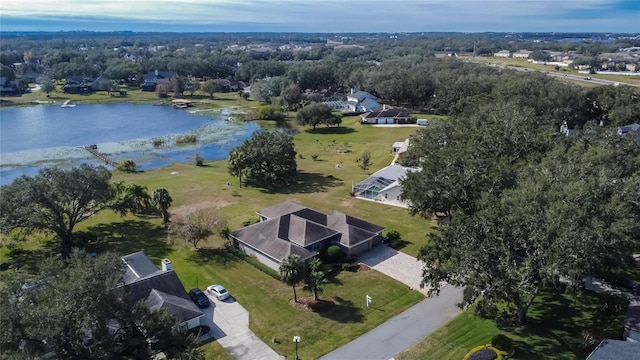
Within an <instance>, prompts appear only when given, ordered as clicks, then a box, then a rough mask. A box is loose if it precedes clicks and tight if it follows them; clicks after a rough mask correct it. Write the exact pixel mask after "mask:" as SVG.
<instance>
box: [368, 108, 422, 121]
mask: <svg viewBox="0 0 640 360" xmlns="http://www.w3.org/2000/svg"><path fill="white" fill-rule="evenodd" d="M360 117H361V118H362V121H361V123H362V124H411V123H415V120H413V119H412V118H411V115H409V113H408V112H406V111H404V110H400V109H387V108H386V107H383V109H382V110H380V111H371V112H368V113H365V114H362V115H360Z"/></svg>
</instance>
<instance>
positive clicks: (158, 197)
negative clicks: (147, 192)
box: [153, 188, 173, 227]
mask: <svg viewBox="0 0 640 360" xmlns="http://www.w3.org/2000/svg"><path fill="white" fill-rule="evenodd" d="M172 201H173V199H172V198H171V196H169V192H168V191H167V189H164V188H160V189H155V190H154V191H153V204H154V205H155V206H157V207H159V208H160V210H162V223H163V224H164V226H165V227H166V226H167V224H168V223H169V211H167V209H169V206H171V202H172Z"/></svg>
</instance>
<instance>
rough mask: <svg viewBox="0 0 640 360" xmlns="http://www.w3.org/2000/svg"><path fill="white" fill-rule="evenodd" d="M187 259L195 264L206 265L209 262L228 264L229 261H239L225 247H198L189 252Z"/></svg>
mask: <svg viewBox="0 0 640 360" xmlns="http://www.w3.org/2000/svg"><path fill="white" fill-rule="evenodd" d="M187 260H188V261H191V262H194V263H196V264H197V265H200V266H202V265H206V264H210V263H212V262H213V263H216V264H221V265H228V264H229V263H231V262H237V261H240V259H238V258H237V257H235V256H233V254H231V253H230V252H228V251H227V250H226V249H221V248H200V249H197V250H196V251H195V252H192V253H191V254H189V257H188V258H187Z"/></svg>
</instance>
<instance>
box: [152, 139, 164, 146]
mask: <svg viewBox="0 0 640 360" xmlns="http://www.w3.org/2000/svg"><path fill="white" fill-rule="evenodd" d="M162 145H164V139H153V147H160V146H162Z"/></svg>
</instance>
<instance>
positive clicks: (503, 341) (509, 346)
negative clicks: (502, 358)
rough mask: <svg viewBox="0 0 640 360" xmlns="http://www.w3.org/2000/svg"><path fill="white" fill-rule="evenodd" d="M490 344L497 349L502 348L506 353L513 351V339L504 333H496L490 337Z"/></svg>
mask: <svg viewBox="0 0 640 360" xmlns="http://www.w3.org/2000/svg"><path fill="white" fill-rule="evenodd" d="M491 345H493V347H494V348H496V349H498V350H502V351H504V352H506V353H507V354H511V352H512V351H513V340H511V338H509V337H508V336H506V335H502V334H498V335H496V336H494V337H493V338H492V339H491Z"/></svg>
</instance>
